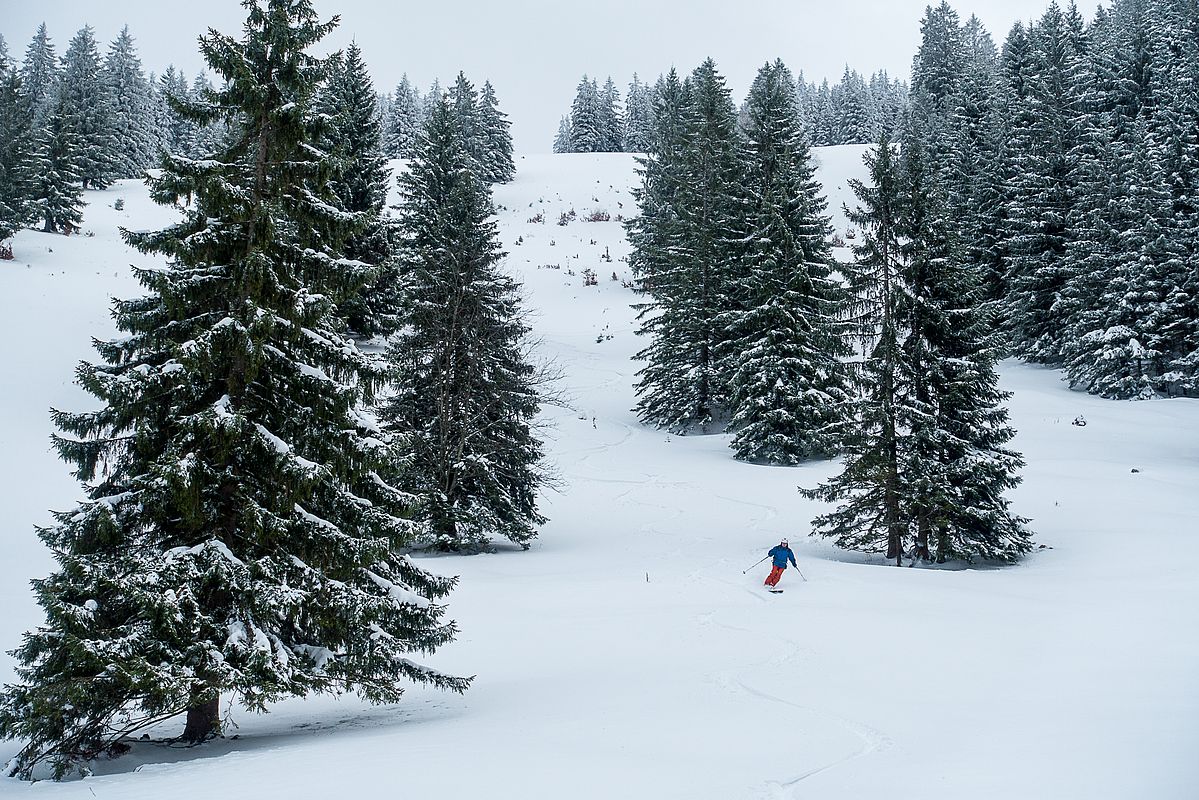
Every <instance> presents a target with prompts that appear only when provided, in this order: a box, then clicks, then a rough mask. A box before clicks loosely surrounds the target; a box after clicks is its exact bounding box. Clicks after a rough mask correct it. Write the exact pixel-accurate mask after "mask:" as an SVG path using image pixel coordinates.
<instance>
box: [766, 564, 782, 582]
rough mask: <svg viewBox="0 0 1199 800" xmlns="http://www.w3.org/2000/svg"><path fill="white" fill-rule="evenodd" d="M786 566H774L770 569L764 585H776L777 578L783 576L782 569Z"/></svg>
mask: <svg viewBox="0 0 1199 800" xmlns="http://www.w3.org/2000/svg"><path fill="white" fill-rule="evenodd" d="M785 569H786V567H774V568H773V569H771V570H770V574H769V575H767V576H766V584H765V585H766V586H778V585H779V578H781V577H783V570H785Z"/></svg>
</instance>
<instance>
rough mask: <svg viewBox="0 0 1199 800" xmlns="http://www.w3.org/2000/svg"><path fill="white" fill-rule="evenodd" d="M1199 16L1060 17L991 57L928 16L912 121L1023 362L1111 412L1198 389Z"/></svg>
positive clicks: (1164, 9)
mask: <svg viewBox="0 0 1199 800" xmlns="http://www.w3.org/2000/svg"><path fill="white" fill-rule="evenodd" d="M1197 19H1199V14H1197V13H1196V9H1195V6H1194V4H1193V3H1191V2H1189V1H1188V0H1115V2H1113V3H1111V4H1110V5H1107V6H1102V7H1100V8H1099V9H1098V10H1097V11H1096V13H1095V16H1094V19H1092V20H1091V21H1090V22H1087V21H1086V20H1085V19H1084V18H1083V16H1082V15H1081V14H1080V13H1079V11H1078V9H1077V8H1076V7H1075V6H1074V5H1073V4H1070V5H1068V6H1065V7H1062V6H1060V5H1058V4H1057V3H1056V2H1055V3H1051V4H1050V5H1049V7H1048V9H1047V11H1046V12H1045V14H1044V15H1043V16H1041V18H1040V19H1038V20H1036V21H1034V22H1032V23H1031V24H1028V25H1025V24H1017V25H1016V26H1014V27H1013V29H1012V30H1011V32H1010V33H1009V34H1008V36H1007V39H1006V40H1005V41H1004V43H1003V45H1002V47H996V46H995V44H994V43H993V42H992V40H991V38H990V36H989V35H987V33H986V31H985V30H983V29H982V26H981V24H980V23H979V22H978V20H976V19H971V20H968V21H967V22H966V23H964V24H963V23H962V22H961V21H960V19H959V18H958V16H957V14H956V13H955V12H954V11H953V10H952V8H950V6H949V5H948V4H946V3H942V4H941V5H939V6H938V7H936V8H930V9H929V10H928V12H927V14H926V16H925V19H924V22H923V26H922V32H923V43H922V46H921V48H920V53H919V54H918V55H917V58H916V62H915V68H914V72H913V77H912V108H913V114H914V116H915V117H916V118H917V119H918V120H919V122H920V124H921V126H922V128H923V130H924V131H925V139H926V140H927V144H928V148H929V154H930V155H929V157H930V159H932V161H933V163H934V164H935V165H936V169H937V170H938V171H939V172H940V173H941V174H942V175H943V177H944V182H945V184H946V186H947V187H948V192H949V202H950V207H951V210H952V212H953V213H954V216H955V218H956V219H957V220H958V221H959V223H960V224H961V225H962V226H963V233H964V237H965V246H966V248H967V251H968V254H969V259H970V261H971V262H972V263H973V264H975V265H977V266H978V267H979V269H980V270H981V271H982V273H983V274H984V276H985V277H986V288H987V291H988V292H989V296H990V297H991V299H992V300H993V301H994V302H995V303H997V304H998V306H999V307H1000V308H1001V309H1002V311H1003V313H1002V315H1001V316H1002V318H1003V319H1005V320H1006V328H1007V334H1008V347H1009V349H1010V352H1012V353H1013V354H1015V355H1017V356H1020V357H1021V358H1024V359H1026V360H1029V361H1032V362H1036V363H1042V364H1048V365H1051V366H1056V367H1061V368H1062V369H1064V370H1065V372H1066V375H1067V377H1068V379H1069V380H1070V382H1071V383H1072V384H1073V385H1075V386H1077V387H1079V388H1081V389H1085V390H1087V391H1089V392H1092V393H1095V394H1099V395H1102V396H1104V397H1112V398H1136V397H1151V396H1154V395H1159V394H1166V395H1170V394H1194V393H1195V392H1196V391H1199V280H1197V278H1196V272H1195V269H1194V263H1195V258H1196V256H1197V253H1199V203H1197V201H1196V189H1195V186H1196V185H1197V182H1199V155H1197V154H1199V149H1197V148H1196V142H1197V139H1196V131H1197V130H1199V95H1197V94H1196V88H1195V87H1196V84H1195V80H1194V76H1195V75H1196V74H1199V24H1197V22H1196V20H1197Z"/></svg>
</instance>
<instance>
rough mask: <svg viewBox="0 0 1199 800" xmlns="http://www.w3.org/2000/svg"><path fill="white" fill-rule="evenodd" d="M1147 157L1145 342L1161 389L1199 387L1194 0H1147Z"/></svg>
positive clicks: (1198, 71)
mask: <svg viewBox="0 0 1199 800" xmlns="http://www.w3.org/2000/svg"><path fill="white" fill-rule="evenodd" d="M1146 6H1147V13H1146V17H1147V19H1146V27H1147V28H1148V29H1149V30H1151V31H1152V32H1153V37H1152V43H1151V45H1150V48H1149V54H1150V61H1149V89H1150V92H1151V95H1150V98H1149V99H1148V104H1149V106H1150V107H1149V108H1148V109H1147V111H1148V116H1147V120H1146V127H1147V136H1146V144H1147V146H1148V161H1149V163H1150V164H1151V165H1152V166H1153V169H1154V170H1155V174H1157V175H1158V176H1159V178H1158V180H1157V181H1156V182H1155V184H1156V185H1158V186H1161V187H1162V188H1163V189H1164V192H1163V197H1162V200H1163V201H1164V202H1162V203H1160V204H1159V205H1158V208H1157V211H1156V213H1155V215H1154V216H1155V218H1156V221H1157V226H1158V227H1159V229H1160V230H1161V232H1162V234H1163V238H1162V241H1159V242H1151V243H1150V248H1151V249H1150V250H1148V251H1146V252H1145V255H1146V256H1148V260H1149V261H1150V263H1152V264H1153V268H1152V269H1150V270H1145V271H1143V272H1142V274H1141V275H1140V276H1139V277H1140V278H1141V281H1140V283H1139V285H1138V286H1137V287H1135V288H1136V290H1137V293H1138V295H1139V297H1140V298H1141V302H1143V303H1145V304H1146V307H1147V311H1148V314H1147V316H1146V319H1145V320H1144V322H1143V327H1144V329H1145V330H1146V331H1147V332H1148V334H1149V335H1148V337H1147V340H1146V341H1145V344H1146V346H1148V347H1151V348H1153V349H1154V350H1157V351H1159V352H1161V353H1162V354H1163V355H1164V356H1165V361H1166V363H1165V364H1163V369H1162V370H1161V371H1160V372H1159V375H1158V377H1157V384H1158V391H1160V392H1162V393H1163V394H1177V393H1186V394H1192V395H1194V394H1197V393H1199V276H1197V275H1196V269H1195V262H1196V260H1197V258H1199V89H1197V88H1196V87H1197V83H1196V80H1197V78H1199V37H1197V36H1196V26H1197V24H1199V23H1197V20H1199V15H1197V13H1196V9H1195V7H1194V4H1193V3H1190V2H1179V1H1178V0H1148V2H1147V3H1146Z"/></svg>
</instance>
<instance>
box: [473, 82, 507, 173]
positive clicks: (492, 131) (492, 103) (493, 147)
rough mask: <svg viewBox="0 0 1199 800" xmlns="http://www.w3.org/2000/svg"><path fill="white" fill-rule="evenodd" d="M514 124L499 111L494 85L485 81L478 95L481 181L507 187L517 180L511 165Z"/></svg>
mask: <svg viewBox="0 0 1199 800" xmlns="http://www.w3.org/2000/svg"><path fill="white" fill-rule="evenodd" d="M510 127H512V123H511V122H509V121H508V115H506V114H505V113H504V112H503V111H501V110H500V101H499V98H497V97H496V95H495V87H493V86H492V85H491V81H483V88H482V89H481V90H480V91H479V137H480V139H481V140H482V144H483V147H482V150H483V165H482V177H483V180H485V181H487V182H488V183H508V182H509V181H511V180H512V179H513V178H515V177H516V164H515V163H514V162H513V161H512V134H511V132H509V130H508V129H509V128H510Z"/></svg>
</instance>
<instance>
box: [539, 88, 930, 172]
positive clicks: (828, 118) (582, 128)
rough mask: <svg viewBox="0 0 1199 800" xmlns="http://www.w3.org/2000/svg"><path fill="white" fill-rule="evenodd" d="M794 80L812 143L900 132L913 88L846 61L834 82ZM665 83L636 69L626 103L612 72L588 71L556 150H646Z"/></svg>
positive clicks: (851, 140) (796, 100)
mask: <svg viewBox="0 0 1199 800" xmlns="http://www.w3.org/2000/svg"><path fill="white" fill-rule="evenodd" d="M791 84H792V87H793V89H794V93H795V97H794V104H795V112H796V114H797V115H798V118H799V121H800V127H801V128H803V129H804V130H805V131H806V133H807V137H808V141H809V142H810V143H811V144H812V145H815V146H818V147H822V146H827V145H837V144H869V143H871V142H876V141H878V138H879V136H880V135H881V134H882V133H884V132H886V133H887V134H888V135H890V136H892V137H895V136H897V135H898V133H899V129H900V125H901V123H902V121H903V115H904V112H905V109H906V107H907V94H908V90H907V86H906V85H905V84H903V83H901V82H899V81H894V80H891V79H890V78H889V77H888V76H887V74H886V73H885V72H877V73H875V74H874V75H872V76H871V78H870V80H869V81H867V80H865V79H864V78H863V77H862V76H861V75H860V74H859V73H858V72H856V71H853V70H850V69H849V67H846V68H845V73H844V75H843V76H842V77H841V80H840V81H839V82H838V83H837V84H836V85H834V86H831V87H830V86H829V83H828V81H824V82H823V83H822V84H820V85H819V86H817V85H816V84H814V83H808V82H806V81H805V80H804V78H803V75H800V76H799V78H798V79H794V78H793V79H792V81H791ZM664 88H665V78H664V77H659V78H658V81H657V82H656V83H654V84H653V85H652V86H651V85H647V84H645V83H642V82H641V79H640V78H639V77H638V76H637V75H636V74H634V75H633V82H632V83H630V84H629V87H628V91H627V93H626V94H625V99H624V102H623V104H622V103H621V99H620V92H619V91H618V90H617V88H616V84H615V83H614V82H613V81H612V78H611V77H609V78H608V79H607V80H606V81H605V83H604V85H603V86H602V87H601V86H599V84H598V82H597V81H596V80H595V79H591V78H588V77H587V76H586V75H584V76H583V79H582V80H581V81H579V86H578V90H577V91H576V93H575V99H574V102H573V103H572V105H571V110H570V114H569V115H567V116H564V117H562V120H561V122H560V123H559V126H558V133H557V135H556V136H555V138H554V152H555V153H614V152H626V153H644V152H646V151H647V150H648V148H649V144H650V139H649V136H650V132H651V131H652V130H653V126H654V120H653V105H654V100H655V97H656V95H657V94H658V93H660V92H661V91H662V90H663V89H664ZM747 102H748V101H747ZM747 113H748V111H747V106H746V105H743V106H742V108H741V122H742V124H746V123H747V116H746V115H747Z"/></svg>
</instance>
